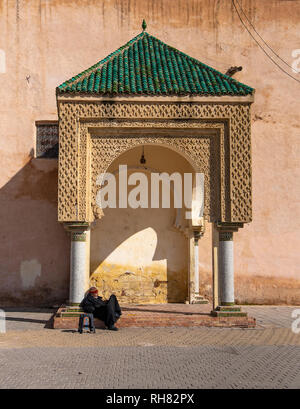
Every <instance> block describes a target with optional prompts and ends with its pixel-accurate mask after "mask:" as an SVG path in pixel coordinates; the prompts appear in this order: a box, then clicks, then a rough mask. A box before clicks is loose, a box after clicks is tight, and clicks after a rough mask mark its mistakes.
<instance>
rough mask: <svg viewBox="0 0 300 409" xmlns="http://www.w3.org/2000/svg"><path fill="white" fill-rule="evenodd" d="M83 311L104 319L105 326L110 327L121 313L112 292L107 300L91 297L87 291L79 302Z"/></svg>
mask: <svg viewBox="0 0 300 409" xmlns="http://www.w3.org/2000/svg"><path fill="white" fill-rule="evenodd" d="M80 307H81V308H82V309H83V311H84V312H87V313H92V314H93V315H94V317H95V318H98V319H99V320H101V321H104V323H105V325H106V326H107V327H112V326H113V325H114V324H115V322H116V321H117V320H118V319H119V318H120V316H121V315H122V312H121V308H120V306H119V303H118V300H117V297H116V296H115V295H114V294H112V295H111V296H110V297H109V300H103V299H102V297H99V296H98V297H93V296H92V294H90V293H88V294H87V295H86V296H85V297H84V299H83V300H82V301H81V303H80Z"/></svg>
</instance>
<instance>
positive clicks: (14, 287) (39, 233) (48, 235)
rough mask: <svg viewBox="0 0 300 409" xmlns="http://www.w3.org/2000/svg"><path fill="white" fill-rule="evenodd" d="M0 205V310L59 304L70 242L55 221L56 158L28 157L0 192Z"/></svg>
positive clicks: (66, 285)
mask: <svg viewBox="0 0 300 409" xmlns="http://www.w3.org/2000/svg"><path fill="white" fill-rule="evenodd" d="M0 206H1V207H0V208H1V247H0V306H11V305H20V306H22V305H24V306H26V305H32V306H52V305H54V304H58V303H61V302H63V301H65V300H66V299H67V297H68V288H69V254H70V240H69V238H68V236H67V233H66V232H65V231H64V228H63V226H62V225H60V224H59V223H58V222H57V160H55V159H51V160H49V159H33V158H32V159H30V160H29V162H28V163H26V164H25V166H24V167H23V168H22V169H21V170H20V171H19V172H18V173H16V174H15V175H14V176H13V177H12V178H11V179H10V181H9V182H8V183H7V184H6V185H4V186H3V187H2V188H1V189H0Z"/></svg>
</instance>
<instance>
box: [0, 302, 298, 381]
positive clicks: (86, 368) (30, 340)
mask: <svg viewBox="0 0 300 409" xmlns="http://www.w3.org/2000/svg"><path fill="white" fill-rule="evenodd" d="M297 308H299V307H272V306H268V307H257V306H247V307H243V309H246V310H247V311H248V312H249V313H250V315H252V316H255V317H256V318H257V321H258V324H259V325H258V327H257V328H256V329H226V328H220V329H217V328H124V329H122V330H120V331H118V332H111V331H106V330H98V331H97V333H96V334H95V335H94V334H82V335H80V334H78V333H77V332H76V331H70V330H51V329H47V328H45V324H46V322H47V320H48V319H49V317H50V316H51V310H48V311H45V310H31V311H30V310H29V311H22V312H20V311H7V312H6V315H7V321H6V324H7V333H6V334H0V368H1V370H0V388H2V389H3V388H155V389H159V388H178V389H185V388H297V389H298V388H300V365H299V362H300V334H295V333H294V332H293V331H292V330H291V324H292V321H293V320H294V318H292V317H291V313H292V311H293V310H294V309H297Z"/></svg>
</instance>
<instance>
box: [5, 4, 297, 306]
mask: <svg viewBox="0 0 300 409" xmlns="http://www.w3.org/2000/svg"><path fill="white" fill-rule="evenodd" d="M240 2H241V3H242V5H243V7H244V10H245V12H246V13H247V15H248V17H249V18H250V19H251V21H252V22H253V23H254V25H255V28H256V30H257V31H258V32H259V33H260V34H261V35H262V36H263V38H264V39H265V41H267V42H268V43H269V44H270V45H271V46H272V47H273V48H274V49H275V51H276V52H277V53H278V54H279V55H280V56H281V57H282V58H284V59H285V60H286V61H287V62H288V63H289V64H290V65H291V64H292V63H293V61H294V58H292V52H293V50H296V49H300V43H299V21H300V1H298V0H294V1H283V0H264V1H261V0H243V1H241V0H240ZM143 18H145V20H146V21H147V23H148V28H147V31H148V32H149V33H151V34H153V35H155V36H157V37H158V38H160V39H161V40H163V41H165V42H167V43H168V44H170V45H174V46H175V47H177V48H179V49H181V50H182V51H184V52H185V53H187V54H189V55H191V56H193V57H195V58H197V59H199V60H201V61H203V62H204V63H207V64H208V65H211V66H213V67H214V68H216V69H218V70H220V71H222V72H225V71H226V70H227V69H228V68H229V67H231V66H235V65H236V66H240V65H241V66H243V71H241V72H239V73H237V74H236V75H235V78H237V79H238V80H240V81H242V82H245V83H246V84H249V85H251V86H253V87H254V88H256V102H255V104H254V105H253V109H252V118H253V127H252V136H253V146H252V154H253V198H254V209H253V210H254V212H253V222H252V223H251V224H249V225H248V226H245V228H244V229H243V230H241V231H239V232H238V233H237V234H236V235H235V271H236V296H237V299H238V301H239V302H245V301H248V302H259V303H262V302H268V303H276V302H280V303H281V302H293V303H300V291H299V288H300V272H299V265H300V259H299V257H300V253H299V241H300V240H299V239H300V238H299V235H300V229H299V221H300V217H299V216H300V215H299V213H300V211H299V210H300V205H299V193H300V187H299V142H298V139H299V102H298V101H299V83H297V82H296V81H294V80H292V79H290V78H289V77H288V76H287V75H285V74H284V73H282V72H281V71H280V70H279V69H278V68H277V67H276V66H275V65H274V64H273V63H272V62H271V61H270V60H269V59H267V57H266V56H265V55H264V53H263V52H262V51H261V50H260V49H259V48H258V46H257V45H256V44H255V42H254V41H253V40H252V39H251V37H250V36H249V34H248V33H247V32H246V30H245V28H244V27H243V26H242V24H241V22H240V21H239V19H238V17H237V15H236V12H235V10H234V8H233V6H232V2H231V1H229V0H190V1H186V0H105V1H104V0H103V1H101V0H47V1H46V0H10V1H6V0H2V1H0V30H1V36H0V59H1V61H0V83H1V87H0V97H1V102H2V103H1V108H0V138H1V140H0V157H1V173H0V205H1V211H0V220H1V247H0V299H1V303H3V304H7V303H15V302H18V303H19V304H22V303H35V304H39V303H41V302H42V303H44V304H47V303H48V304H51V303H54V302H58V301H62V300H64V299H65V298H67V293H68V274H69V273H68V268H69V267H68V266H69V240H68V237H67V234H66V233H65V232H64V230H63V228H62V226H60V225H58V224H57V222H56V217H57V215H56V201H57V193H56V185H57V162H56V161H55V160H50V159H49V160H46V159H43V160H41V159H34V157H33V156H34V154H33V153H34V147H35V121H36V120H44V119H46V120H51V119H56V118H57V111H56V101H55V87H56V86H57V85H58V84H60V83H62V82H63V81H64V80H66V79H68V78H70V77H71V76H72V75H74V74H77V73H78V72H80V71H82V70H83V69H85V68H87V67H89V66H91V65H92V64H94V63H95V62H96V61H99V60H100V59H101V58H103V57H104V56H106V55H107V54H108V53H110V52H111V51H113V50H115V49H116V48H118V47H119V46H120V45H121V44H124V43H125V42H127V41H128V40H129V39H131V38H132V37H133V36H135V35H136V34H137V33H139V32H140V31H141V28H140V27H141V21H142V19H143ZM283 67H284V68H285V69H286V70H287V71H288V72H289V73H290V74H293V73H292V70H291V69H290V68H289V67H287V66H285V65H284V64H283ZM296 75H298V77H299V74H294V76H296ZM210 256H211V249H210V240H209V233H207V235H206V237H205V238H203V241H202V247H201V248H200V263H201V264H200V272H201V277H203V279H204V283H203V288H206V291H208V292H209V291H210V290H209V286H210V285H211V282H210V270H211V261H210ZM205 277H206V278H205ZM41 300H42V301H41Z"/></svg>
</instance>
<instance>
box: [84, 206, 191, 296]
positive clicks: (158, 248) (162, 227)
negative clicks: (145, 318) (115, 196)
mask: <svg viewBox="0 0 300 409" xmlns="http://www.w3.org/2000/svg"><path fill="white" fill-rule="evenodd" d="M104 214H105V216H104V217H103V218H102V219H100V220H98V221H97V222H95V224H94V226H93V227H92V232H91V284H92V285H96V286H97V287H98V288H99V291H100V293H101V294H102V295H103V296H104V297H105V298H107V297H108V296H109V295H110V294H111V293H112V292H114V293H115V294H116V295H117V297H118V298H119V299H120V301H121V302H132V303H166V302H184V301H185V299H186V297H187V295H188V294H187V282H188V242H187V239H186V237H184V236H183V234H182V233H180V232H178V231H177V230H175V229H174V228H173V227H172V225H173V222H174V218H175V210H174V209H150V208H149V209H141V208H138V209H131V208H127V209H105V211H104Z"/></svg>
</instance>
